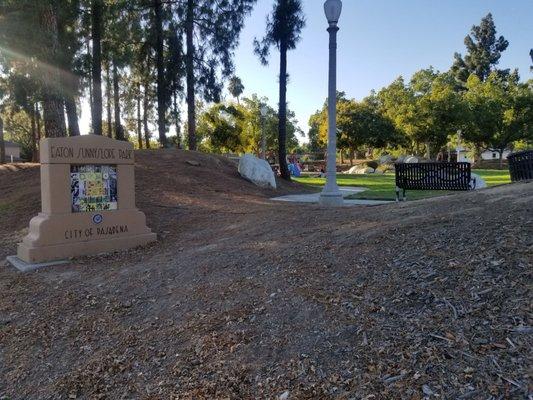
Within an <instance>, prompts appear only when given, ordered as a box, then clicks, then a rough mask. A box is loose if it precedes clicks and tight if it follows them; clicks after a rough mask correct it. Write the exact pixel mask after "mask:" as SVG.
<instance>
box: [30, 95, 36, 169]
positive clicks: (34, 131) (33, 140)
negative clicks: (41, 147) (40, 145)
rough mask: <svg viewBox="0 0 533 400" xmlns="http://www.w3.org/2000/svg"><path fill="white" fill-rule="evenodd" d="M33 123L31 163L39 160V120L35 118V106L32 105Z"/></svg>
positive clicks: (31, 117) (31, 118) (31, 116)
mask: <svg viewBox="0 0 533 400" xmlns="http://www.w3.org/2000/svg"><path fill="white" fill-rule="evenodd" d="M30 121H31V161H32V162H36V160H37V119H36V116H35V106H33V105H32V107H31V110H30Z"/></svg>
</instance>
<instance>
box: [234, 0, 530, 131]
mask: <svg viewBox="0 0 533 400" xmlns="http://www.w3.org/2000/svg"><path fill="white" fill-rule="evenodd" d="M272 3H273V2H272V0H259V1H258V3H257V5H256V7H255V9H254V11H253V13H252V15H251V16H250V17H249V18H248V20H247V22H246V26H245V29H244V31H243V32H242V35H241V40H240V46H239V48H238V50H237V52H236V54H235V64H236V75H237V76H239V77H240V78H241V79H242V81H243V84H244V86H245V91H244V95H245V96H247V95H251V94H252V93H258V94H259V95H261V96H266V97H268V98H269V103H270V105H271V106H273V107H277V98H278V74H279V54H278V53H277V52H275V51H274V52H272V54H271V60H270V65H269V66H268V67H263V66H262V65H261V64H260V62H259V60H258V58H257V56H255V55H254V54H253V39H254V37H258V38H261V37H262V35H263V34H264V30H265V18H266V15H267V14H268V13H269V12H270V11H271V8H272ZM323 3H324V2H323V1H321V0H302V4H303V7H304V12H305V15H306V20H307V25H306V28H305V29H304V31H303V32H302V39H301V42H300V43H299V44H298V47H297V48H296V50H293V51H291V52H289V55H288V71H289V74H290V83H289V87H288V91H287V99H288V102H289V107H290V108H291V109H292V110H294V111H295V112H296V116H297V119H298V121H299V125H300V127H301V128H302V129H303V130H304V131H305V132H307V129H308V124H307V122H308V120H309V117H310V115H311V114H313V113H314V112H315V111H316V110H317V109H319V108H321V107H322V105H323V103H324V101H325V99H326V96H327V83H328V58H327V57H328V33H327V32H326V29H327V21H326V18H325V16H324V11H323ZM489 12H491V13H492V15H493V17H494V21H495V24H496V29H497V32H498V35H503V36H504V37H505V38H506V39H507V40H508V41H509V47H508V48H507V50H506V51H505V52H504V53H503V55H502V58H501V60H500V66H501V67H502V68H516V67H518V68H519V71H520V74H521V77H522V79H523V80H527V79H529V78H533V74H531V73H530V72H529V66H530V65H531V58H530V57H529V50H530V49H531V48H533V23H532V17H533V0H344V1H343V11H342V14H341V17H340V20H339V28H340V30H339V33H338V53H337V58H338V60H337V63H338V72H337V89H338V90H341V91H345V92H346V94H347V96H348V97H350V98H355V99H357V100H360V99H362V98H364V97H365V96H367V95H368V94H369V93H370V91H371V90H372V89H376V90H379V89H380V88H382V87H384V86H387V85H389V84H390V83H391V82H392V81H393V80H394V79H396V78H397V77H398V76H400V75H402V76H404V77H410V76H411V75H412V74H413V73H414V72H416V71H418V70H419V69H422V68H427V67H429V66H433V67H434V68H436V69H438V70H440V71H446V70H448V69H449V68H450V66H451V64H452V62H453V55H454V53H455V52H460V53H464V52H465V46H464V38H465V36H466V35H467V34H468V33H470V28H471V27H472V25H474V24H476V25H477V24H479V22H480V21H481V18H483V17H484V16H485V15H487V13H489Z"/></svg>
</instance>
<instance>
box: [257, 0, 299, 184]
mask: <svg viewBox="0 0 533 400" xmlns="http://www.w3.org/2000/svg"><path fill="white" fill-rule="evenodd" d="M266 25H267V26H266V34H265V36H264V37H263V38H262V39H261V40H260V41H259V40H257V39H255V40H254V47H255V53H256V54H257V55H258V56H259V59H260V60H261V62H262V63H263V64H264V65H266V64H268V58H269V56H270V48H271V47H274V46H275V47H277V49H278V50H279V53H280V67H279V125H278V135H279V138H278V144H279V149H278V155H279V165H280V172H281V177H282V178H284V179H287V180H290V179H291V175H290V172H289V168H288V165H287V146H286V141H287V52H288V51H289V50H293V49H295V48H296V45H297V43H298V42H299V40H300V38H301V32H302V29H303V28H304V27H305V18H304V14H303V10H302V3H301V1H300V0H276V2H275V3H274V7H273V10H272V13H271V14H270V15H269V16H268V17H267V24H266Z"/></svg>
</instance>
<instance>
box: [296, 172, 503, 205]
mask: <svg viewBox="0 0 533 400" xmlns="http://www.w3.org/2000/svg"><path fill="white" fill-rule="evenodd" d="M473 172H474V173H475V174H478V175H479V176H481V177H482V178H483V179H484V180H485V182H486V183H487V185H488V186H495V185H503V184H506V183H510V182H511V179H510V177H509V171H507V170H489V169H477V170H474V171H473ZM294 180H295V181H297V182H300V183H303V184H305V185H310V186H323V185H324V183H325V181H326V180H325V179H324V178H315V177H310V176H304V177H300V178H295V179H294ZM337 183H338V184H339V186H362V187H365V188H367V190H366V191H364V192H362V193H358V194H356V195H353V196H350V198H354V199H374V200H394V199H395V198H396V194H395V184H394V174H385V175H345V174H338V175H337ZM449 193H453V192H448V191H439V190H413V191H408V192H407V198H408V200H418V199H424V198H428V197H435V196H442V195H445V194H449Z"/></svg>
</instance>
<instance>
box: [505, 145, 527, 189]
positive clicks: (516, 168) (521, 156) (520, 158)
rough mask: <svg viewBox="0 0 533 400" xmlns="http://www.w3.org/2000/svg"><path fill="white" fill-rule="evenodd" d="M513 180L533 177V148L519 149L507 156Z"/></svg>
mask: <svg viewBox="0 0 533 400" xmlns="http://www.w3.org/2000/svg"><path fill="white" fill-rule="evenodd" d="M507 160H508V161H509V173H510V174H511V180H512V181H513V182H517V181H526V180H530V179H533V150H524V151H519V152H518V153H513V154H510V155H509V156H508V157H507Z"/></svg>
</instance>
